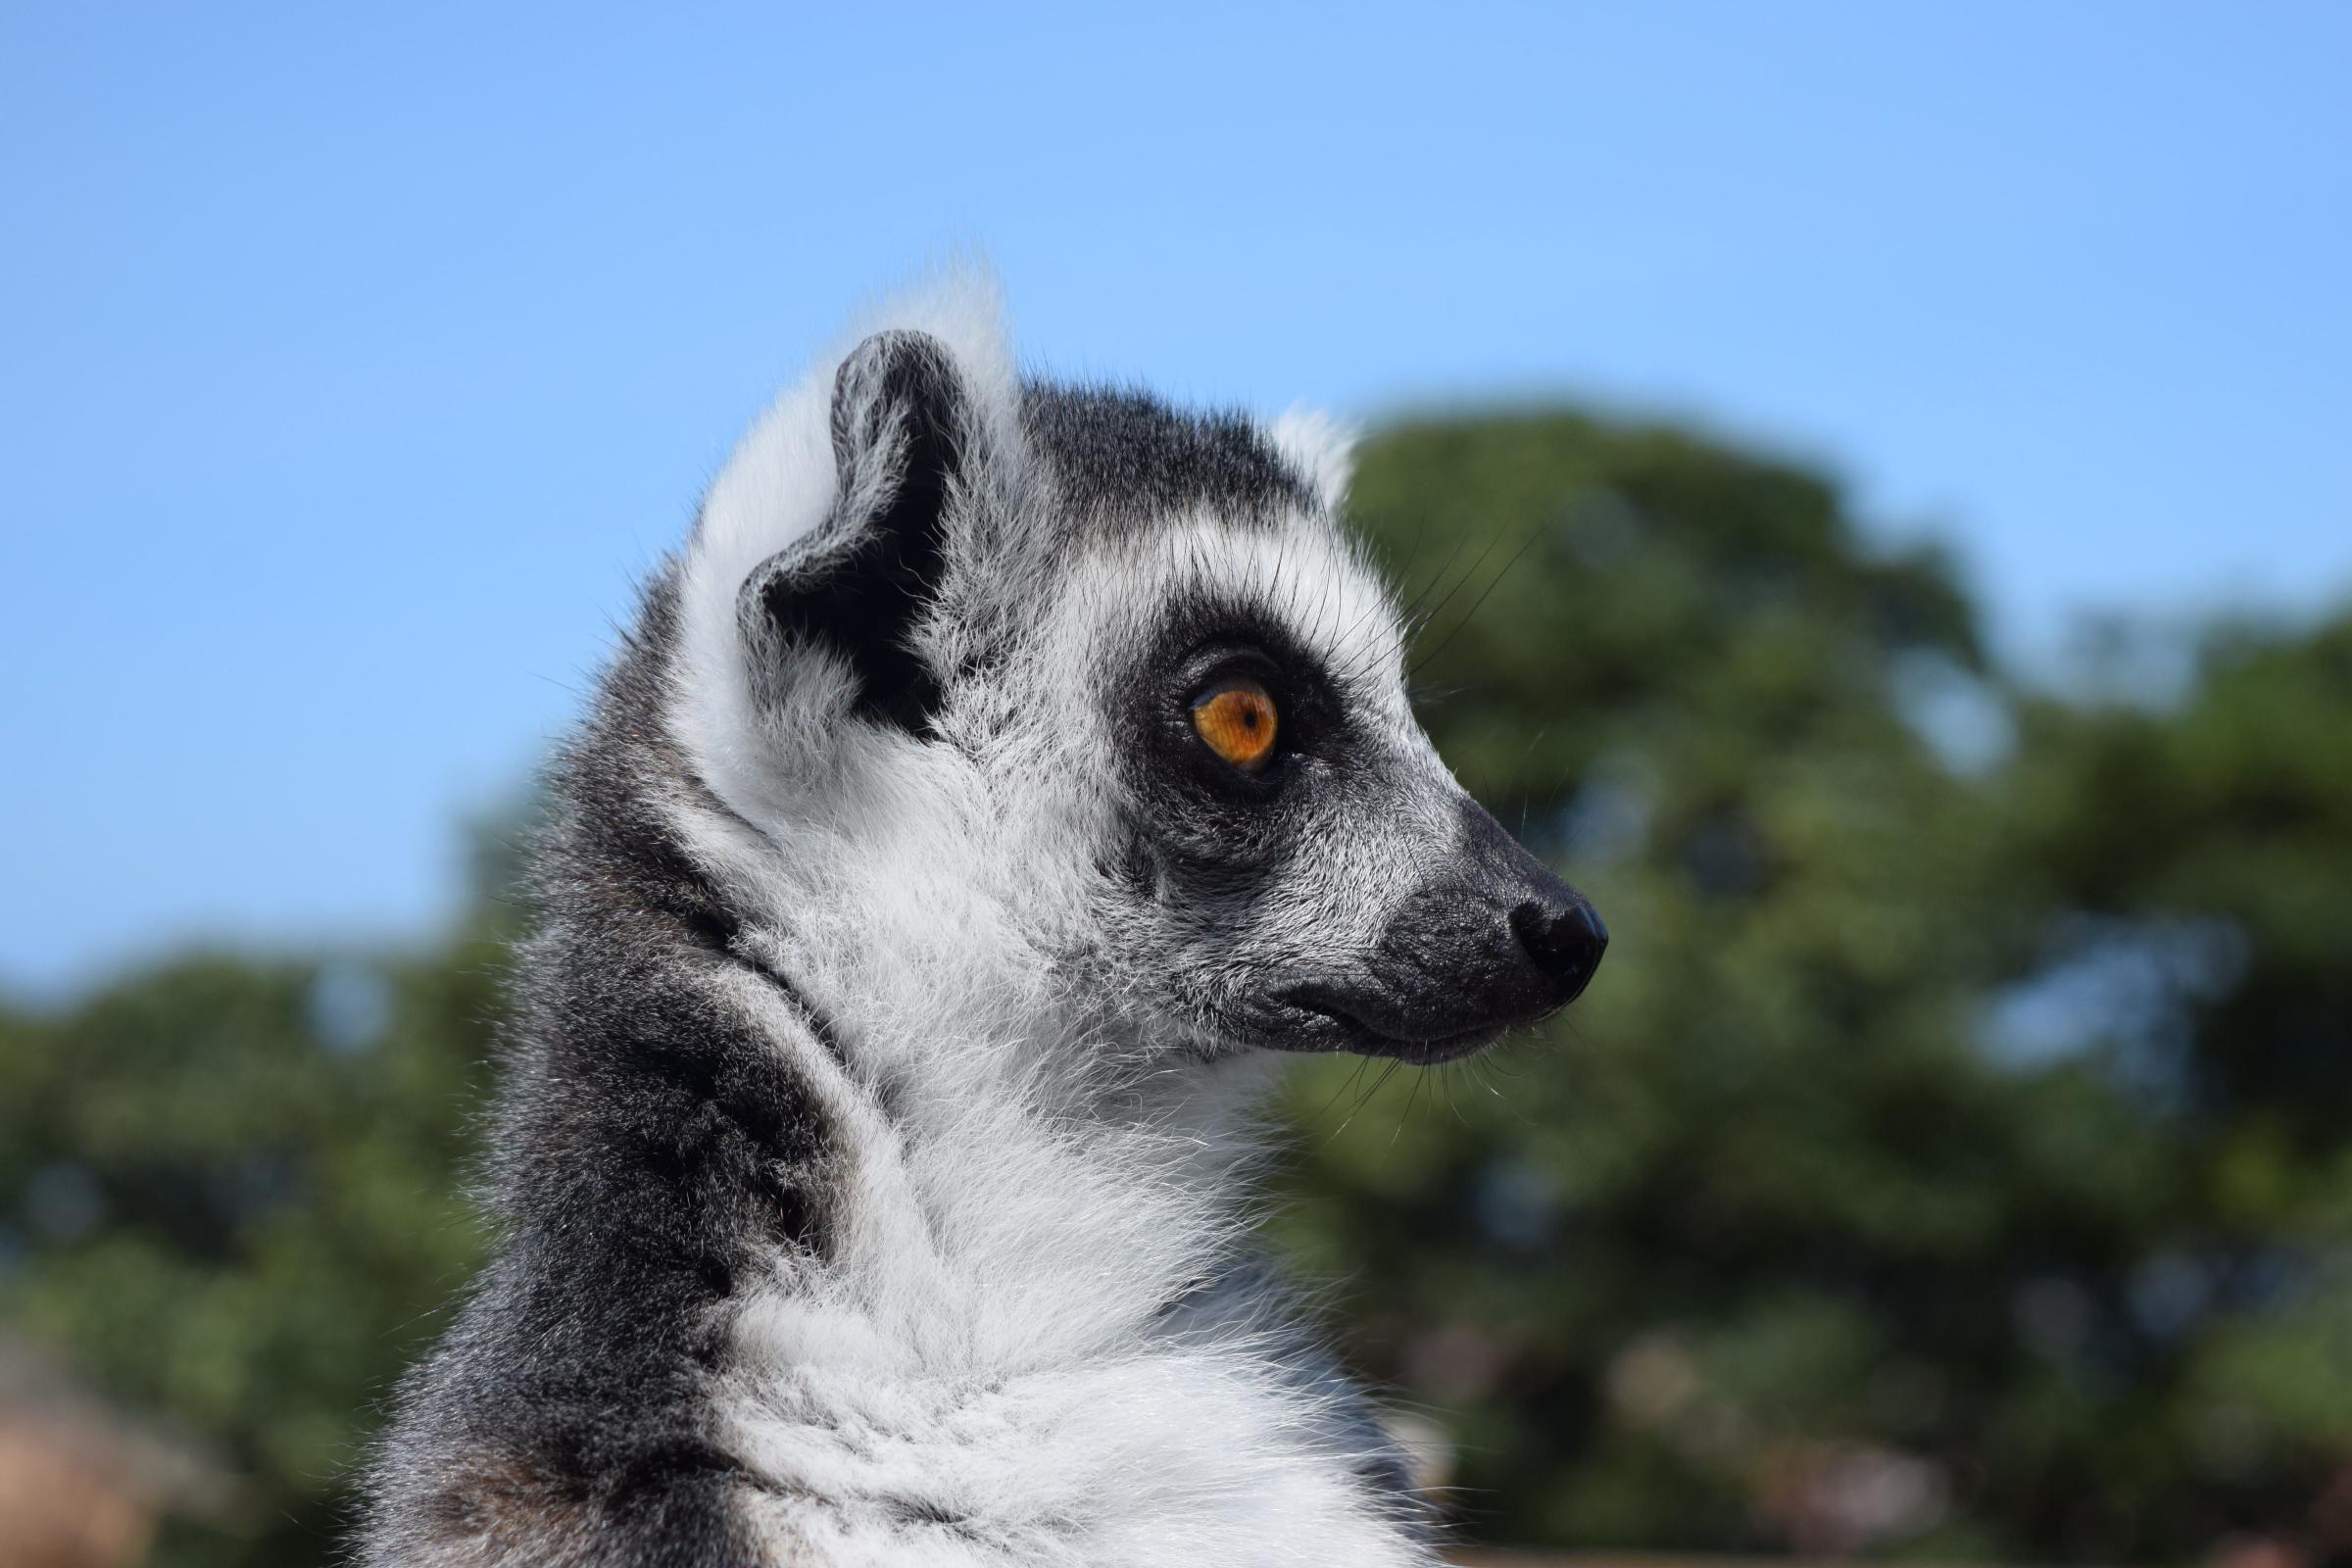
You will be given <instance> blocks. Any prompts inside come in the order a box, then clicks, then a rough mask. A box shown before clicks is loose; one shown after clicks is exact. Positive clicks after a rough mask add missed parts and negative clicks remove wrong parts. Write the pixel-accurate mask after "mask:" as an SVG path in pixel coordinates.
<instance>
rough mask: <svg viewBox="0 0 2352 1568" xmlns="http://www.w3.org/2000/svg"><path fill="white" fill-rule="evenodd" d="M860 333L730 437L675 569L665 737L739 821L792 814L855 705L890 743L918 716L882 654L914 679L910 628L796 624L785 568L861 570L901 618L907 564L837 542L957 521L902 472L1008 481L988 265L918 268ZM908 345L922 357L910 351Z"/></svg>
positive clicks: (1007, 346) (1005, 385)
mask: <svg viewBox="0 0 2352 1568" xmlns="http://www.w3.org/2000/svg"><path fill="white" fill-rule="evenodd" d="M860 325H861V327H862V330H861V331H860V332H858V333H857V334H854V335H852V336H849V337H845V338H843V339H841V340H839V347H837V348H836V349H834V351H833V352H831V353H829V354H827V355H825V356H824V357H822V358H821V359H820V360H819V361H818V362H817V364H816V365H815V367H813V368H811V370H810V372H809V375H808V376H807V377H806V378H804V379H803V380H802V381H801V382H800V383H799V384H798V385H796V386H794V387H793V388H791V389H790V390H788V391H786V392H785V393H784V395H783V396H782V397H780V398H778V399H777V400H776V402H775V403H774V404H773V405H772V406H771V407H770V408H769V409H768V411H767V412H766V413H765V414H764V415H762V416H761V417H760V419H759V421H758V422H757V423H756V424H754V425H753V427H752V429H751V431H750V432H749V433H748V434H747V435H745V437H744V438H743V440H742V442H741V443H740V444H739V445H738V446H737V447H736V449H735V452H734V454H733V456H731V457H730V458H729V459H728V460H727V462H726V464H725V466H723V467H722V468H721V469H720V470H719V473H718V476H717V477H716V478H715V479H714V480H713V481H712V482H711V489H710V491H709V493H708V494H706V495H705V497H704V498H703V507H702V512H701V515H699V516H698V517H697V518H696V521H695V528H694V535H693V537H692V539H691V540H690V541H689V543H688V545H687V548H686V551H685V554H684V556H683V558H682V559H681V560H680V561H679V562H678V564H677V568H676V582H677V607H678V611H677V614H678V619H677V634H676V642H675V645H674V647H673V648H672V650H671V653H670V657H669V686H670V697H669V701H668V704H667V712H668V717H669V721H670V726H671V729H672V732H673V733H674V734H675V735H676V736H677V738H678V740H679V741H680V742H681V743H682V744H683V746H684V747H685V749H686V751H687V754H688V757H689V760H691V762H692V764H693V766H694V769H695V771H696V772H697V773H698V774H699V775H700V776H701V777H702V778H703V780H704V781H705V782H707V783H708V784H709V785H710V786H711V788H712V789H713V790H714V791H716V792H717V794H718V796H719V798H720V799H721V800H722V801H725V802H726V803H727V804H728V805H729V806H731V807H732V808H734V809H736V810H737V811H738V812H750V813H752V814H754V815H755V816H762V817H764V816H767V815H772V814H774V813H776V812H778V811H784V812H785V813H786V814H789V812H790V809H791V808H788V806H787V803H788V802H800V803H801V804H802V805H803V806H805V805H806V801H805V795H804V792H805V791H806V789H807V788H808V786H809V784H810V783H812V782H813V781H814V780H815V779H816V778H817V777H819V776H821V775H822V774H823V773H824V771H825V769H826V768H827V767H828V766H829V764H830V762H831V761H832V760H835V758H834V754H835V752H836V751H837V749H838V743H839V741H840V739H841V738H842V737H843V736H844V735H845V734H846V733H847V732H846V731H845V730H844V729H843V727H842V726H841V724H840V723H839V719H840V717H841V715H842V714H844V713H845V712H847V711H852V710H853V709H854V708H857V707H858V706H860V705H862V706H863V707H864V711H866V712H867V714H868V716H869V717H875V718H879V719H882V720H883V721H884V725H883V728H882V729H880V730H876V729H874V728H873V727H872V726H859V727H862V728H865V729H866V730H867V732H868V733H871V734H881V733H896V732H898V721H899V719H900V716H901V715H916V721H917V722H919V715H920V713H921V712H922V710H923V702H924V694H923V691H922V688H921V681H920V679H919V676H910V674H909V671H908V667H907V663H895V662H894V660H895V659H896V658H897V656H899V655H901V654H904V655H906V658H907V662H909V663H911V664H912V666H913V668H914V670H915V671H918V672H919V671H920V670H921V669H923V668H925V667H928V666H926V665H924V664H923V663H922V662H921V661H920V660H919V659H915V658H914V657H913V655H912V653H911V651H909V650H907V648H906V632H907V629H908V626H907V617H906V616H904V615H902V616H897V617H890V619H891V620H892V622H893V623H892V625H891V627H890V629H889V630H888V631H887V632H884V633H881V634H880V635H877V636H874V637H865V636H863V635H862V633H863V630H864V628H863V627H862V626H860V625H852V624H849V623H848V620H849V617H836V618H835V619H834V620H832V621H831V622H830V623H826V622H825V621H824V619H823V617H822V616H821V615H819V616H818V617H817V618H815V619H811V618H809V614H808V613H807V612H808V611H809V608H810V607H811V606H812V605H813V603H814V600H815V597H816V596H814V595H811V594H806V593H804V594H802V595H799V596H796V595H794V594H793V593H792V592H791V591H790V590H789V589H787V588H785V587H784V581H785V580H786V579H789V578H790V577H791V576H792V573H791V572H790V571H788V570H786V569H785V568H786V567H787V565H788V564H793V563H797V564H798V566H799V568H800V569H801V570H802V572H803V573H804V579H803V580H804V582H805V584H806V585H809V586H812V585H813V583H814V581H815V580H816V578H815V577H814V576H810V575H806V574H809V573H821V572H823V571H824V570H825V569H826V568H827V567H828V566H841V567H845V568H854V569H863V570H865V571H866V572H867V573H868V575H869V577H870V578H872V579H873V580H872V581H871V582H870V583H869V586H870V587H873V588H877V589H881V588H887V589H888V590H890V592H889V593H886V594H884V596H883V602H884V603H889V602H891V600H892V597H893V596H894V595H895V597H896V600H897V601H898V603H899V605H900V607H901V609H902V610H916V611H919V602H918V601H916V600H915V599H913V598H910V595H909V589H910V588H911V585H912V584H913V583H914V582H915V581H916V580H918V579H920V578H921V577H922V576H924V575H925V571H924V568H923V564H921V563H919V562H918V561H917V560H916V559H915V558H914V557H911V556H902V555H898V554H893V553H891V551H890V548H889V546H888V545H887V543H882V542H877V544H876V547H875V554H873V555H872V556H861V555H860V554H859V553H858V550H857V549H855V548H854V547H855V546H857V545H858V544H859V543H860V542H861V541H863V540H865V539H866V538H867V537H868V536H869V535H872V536H874V537H875V538H876V539H877V541H883V540H887V539H889V538H892V537H897V538H900V539H902V540H903V539H905V538H906V537H907V532H906V528H905V525H906V524H907V523H909V522H910V521H911V520H912V519H914V518H915V517H918V516H925V517H930V518H938V517H941V516H943V515H945V516H946V517H947V520H948V521H950V522H951V523H952V524H953V523H955V522H956V515H954V509H950V510H949V512H948V513H945V514H943V513H942V512H941V511H940V510H939V509H937V508H932V507H930V504H929V501H928V500H927V499H926V498H925V497H922V496H918V495H915V494H914V493H913V491H912V490H910V489H908V488H907V478H908V476H909V474H911V473H914V472H916V471H918V469H922V470H927V471H929V472H931V473H933V474H937V473H939V472H940V471H942V469H943V466H952V467H953V469H954V472H955V475H956V477H955V480H954V481H953V483H952V484H951V485H949V486H947V487H945V488H943V489H942V491H941V494H942V496H943V497H945V496H948V495H953V494H956V493H959V492H958V490H957V489H956V487H957V486H961V487H968V488H970V489H974V490H977V489H980V488H984V487H987V486H991V485H998V486H1001V485H1004V484H1007V483H1010V482H1012V476H1013V475H1014V474H1016V473H1017V472H1018V471H1019V469H1020V466H1021V461H1020V457H1019V453H1020V381H1019V375H1018V372H1017V369H1016V367H1015V362H1014V358H1013V351H1012V344H1011V339H1010V337H1009V335H1008V334H1007V332H1006V331H1005V318H1004V305H1003V301H1002V298H1001V296H1000V294H999V291H998V287H997V283H996V279H995V278H994V276H993V275H992V274H991V273H989V272H988V271H987V270H986V269H985V268H982V267H978V266H970V265H965V266H958V267H952V268H950V269H947V270H943V271H941V272H938V273H935V274H934V275H932V276H930V277H929V278H927V279H926V280H924V281H923V282H922V283H920V284H918V285H917V286H915V287H914V288H912V289H910V290H908V291H907V292H906V293H903V294H901V295H898V296H897V297H895V298H892V299H889V300H887V301H885V302H883V303H882V304H881V305H879V306H877V307H876V308H875V309H873V310H871V311H869V312H867V313H865V316H864V318H863V319H862V321H861V322H860ZM917 338H919V339H921V340H922V343H923V344H924V345H926V346H927V347H925V348H922V349H917V348H916V347H915V346H914V344H913V341H912V340H914V339H917ZM892 344H896V345H897V348H896V349H895V350H893V349H891V348H890V347H889V345H892ZM854 365H855V366H858V367H861V368H855V369H854V368H853V366H854ZM943 368H944V373H935V372H943ZM918 369H919V370H920V372H921V373H920V374H917V373H916V372H917V370H918ZM947 388H952V389H953V392H952V393H950V392H947V391H945V390H942V389H947ZM926 389H928V390H926ZM935 392H936V393H937V395H934V393H935ZM951 396H952V397H953V398H954V399H955V400H956V401H955V404H954V405H953V406H954V407H955V409H956V414H955V416H954V417H955V419H956V423H955V425H954V426H953V428H954V436H953V438H952V439H951V438H950V437H949V435H948V431H949V429H950V428H951V426H950V425H949V424H948V423H946V422H945V421H946V419H947V417H948V416H947V413H946V410H947V409H948V408H949V407H950V406H951V405H950V404H949V403H948V402H947V399H948V398H949V397H951ZM845 454H846V455H845ZM951 460H952V461H951ZM902 501H904V502H905V505H904V506H903V507H901V506H899V505H898V504H899V503H900V502H902ZM926 508H929V510H928V511H926ZM914 537H917V538H924V537H931V538H934V539H935V537H936V536H935V535H933V536H926V535H923V534H921V533H920V532H918V533H917V534H916V535H915V536H914ZM950 554H951V558H952V557H953V555H954V552H953V551H951V552H950ZM902 565H904V566H906V567H907V570H906V571H904V572H902V571H901V570H900V569H899V568H900V567H901V566H902ZM770 579H774V580H773V581H770ZM756 582H757V583H760V584H761V585H762V590H764V588H765V587H770V586H772V587H775V588H777V589H779V591H780V596H779V600H778V602H777V603H776V604H775V605H773V606H772V609H773V610H774V611H775V612H777V613H770V612H771V606H770V604H769V599H768V595H767V594H766V593H765V592H764V591H759V592H755V591H753V585H754V584H755V583H756ZM934 586H936V585H934ZM796 599H797V602H798V607H799V611H800V612H801V613H799V614H798V615H797V616H796V613H795V605H796ZM754 612H757V613H754ZM913 618H916V619H919V618H920V617H919V614H917V615H916V616H914V617H913ZM874 654H878V655H880V656H881V660H882V663H883V667H881V668H880V670H879V678H877V671H876V668H875V667H874V666H873V665H872V663H871V662H866V664H865V667H860V663H861V662H865V661H866V656H868V655H874ZM812 769H813V770H814V771H811V770H812Z"/></svg>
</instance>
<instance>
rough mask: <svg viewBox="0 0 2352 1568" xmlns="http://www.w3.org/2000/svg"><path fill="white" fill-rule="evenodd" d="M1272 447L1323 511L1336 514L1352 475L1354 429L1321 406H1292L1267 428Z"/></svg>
mask: <svg viewBox="0 0 2352 1568" xmlns="http://www.w3.org/2000/svg"><path fill="white" fill-rule="evenodd" d="M1266 433H1267V435H1268V436H1270V437H1271V438H1272V439H1273V442H1274V450H1276V451H1277V452H1280V453H1281V454H1282V456H1283V459H1284V461H1285V462H1287V463H1289V464H1290V466H1292V467H1293V468H1295V469H1296V470H1298V473H1299V477H1300V478H1301V479H1304V480H1305V481H1306V482H1307V484H1308V486H1309V487H1311V488H1312V489H1313V490H1314V492H1315V494H1316V495H1317V496H1318V497H1320V498H1321V499H1322V502H1323V509H1324V510H1325V511H1326V512H1330V513H1334V514H1336V513H1338V511H1339V510H1340V507H1341V504H1342V503H1344V502H1345V501H1346V500H1347V499H1348V481H1349V480H1350V479H1352V478H1354V477H1355V430H1354V428H1353V427H1352V426H1350V425H1348V424H1347V423H1344V422H1343V421H1341V420H1339V419H1336V418H1334V417H1332V416H1330V415H1329V414H1326V413H1324V412H1323V411H1322V410H1321V409H1292V410H1291V411H1290V412H1288V413H1286V414H1284V415H1282V416H1281V417H1278V418H1276V419H1275V420H1274V422H1273V424H1271V425H1270V426H1268V427H1267V431H1266Z"/></svg>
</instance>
